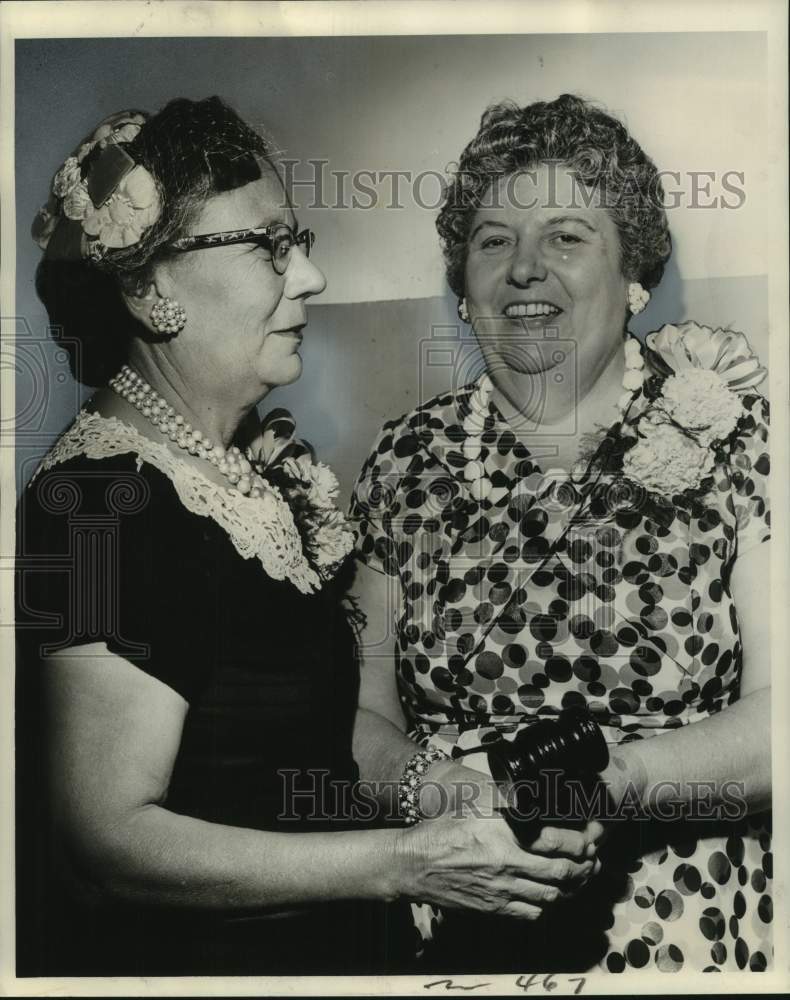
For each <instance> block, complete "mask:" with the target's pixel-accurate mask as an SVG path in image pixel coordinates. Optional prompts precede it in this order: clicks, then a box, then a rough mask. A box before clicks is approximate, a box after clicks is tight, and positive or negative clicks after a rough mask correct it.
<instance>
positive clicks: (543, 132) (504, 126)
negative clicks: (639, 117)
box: [436, 94, 672, 298]
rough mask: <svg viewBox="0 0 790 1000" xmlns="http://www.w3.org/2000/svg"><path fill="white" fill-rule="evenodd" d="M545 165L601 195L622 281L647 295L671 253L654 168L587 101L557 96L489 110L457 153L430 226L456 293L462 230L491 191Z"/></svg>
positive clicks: (463, 252) (460, 290) (464, 244)
mask: <svg viewBox="0 0 790 1000" xmlns="http://www.w3.org/2000/svg"><path fill="white" fill-rule="evenodd" d="M546 162H552V163H559V164H564V165H565V166H567V167H568V168H569V169H570V170H571V171H573V173H574V174H575V176H576V177H577V178H578V180H579V181H581V182H582V183H583V184H585V185H587V186H589V187H591V188H595V189H597V190H599V191H600V192H601V195H602V198H603V201H602V203H603V204H604V205H605V206H606V208H607V210H608V211H609V213H610V215H611V217H612V220H613V221H614V223H615V225H616V226H617V230H618V233H619V236H620V252H621V267H622V271H623V274H624V275H626V276H627V277H628V278H630V279H631V280H632V281H640V282H641V283H642V284H643V285H644V286H645V288H654V287H655V286H656V285H657V284H658V283H659V281H660V280H661V276H662V274H663V273H664V265H665V264H666V262H667V260H668V259H669V255H670V253H671V251H672V243H671V239H670V235H669V227H668V225H667V217H666V212H665V211H664V207H663V187H662V184H661V178H660V176H659V174H658V171H657V170H656V167H655V164H654V163H653V161H652V160H651V159H650V157H648V156H647V155H646V154H645V153H644V152H643V150H642V148H641V147H640V146H639V144H638V143H637V142H636V141H635V140H634V139H632V138H631V136H630V135H629V134H628V131H627V130H626V128H625V126H624V125H623V124H622V122H620V121H618V120H617V119H616V118H613V117H612V116H611V115H608V114H606V113H605V112H604V111H601V110H600V109H599V108H597V107H595V106H594V105H593V104H592V103H591V102H589V101H586V100H583V99H582V98H580V97H577V96H575V95H573V94H562V95H561V96H560V97H558V98H557V99H556V100H554V101H548V102H546V101H540V102H537V103H535V104H530V105H528V106H527V107H524V108H521V107H519V106H518V105H516V104H515V103H513V102H512V101H506V102H503V103H501V104H495V105H493V106H491V107H489V108H488V109H487V110H486V111H485V112H484V114H483V117H482V118H481V121H480V128H479V130H478V133H477V135H476V136H475V137H474V139H472V141H471V142H470V143H469V144H468V145H467V146H466V148H465V149H464V151H463V153H462V154H461V159H460V162H459V164H458V169H457V170H456V171H455V172H454V175H453V179H452V181H451V183H450V184H449V185H448V187H447V190H446V192H445V197H444V201H443V204H442V208H441V210H440V212H439V216H438V218H437V220H436V228H437V230H438V231H439V236H440V238H441V242H442V251H443V254H444V260H445V268H446V273H447V281H448V284H449V285H450V288H452V290H453V291H454V292H455V294H456V295H458V296H459V298H460V297H462V296H463V294H464V269H465V266H466V257H467V249H468V236H469V231H470V228H471V225H472V219H473V217H474V214H475V211H476V210H477V208H478V207H479V206H480V204H481V202H482V200H483V197H484V195H485V194H486V192H487V191H488V190H489V188H490V186H491V184H492V183H493V182H494V181H496V180H497V179H498V178H500V177H507V176H509V175H511V174H514V173H517V172H519V171H522V170H529V169H532V168H534V167H536V166H538V165H539V164H541V163H546Z"/></svg>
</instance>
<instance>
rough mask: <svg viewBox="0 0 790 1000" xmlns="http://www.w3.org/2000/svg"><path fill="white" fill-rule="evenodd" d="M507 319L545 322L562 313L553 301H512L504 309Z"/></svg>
mask: <svg viewBox="0 0 790 1000" xmlns="http://www.w3.org/2000/svg"><path fill="white" fill-rule="evenodd" d="M502 313H503V315H504V316H506V317H507V319H528V320H537V321H538V322H539V323H545V322H546V320H549V319H554V318H556V317H557V316H559V315H560V314H561V313H562V309H560V307H559V306H555V305H554V303H553V302H511V303H509V304H508V305H506V306H505V308H504V309H503V310H502Z"/></svg>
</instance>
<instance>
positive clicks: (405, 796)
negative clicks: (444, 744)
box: [398, 747, 450, 825]
mask: <svg viewBox="0 0 790 1000" xmlns="http://www.w3.org/2000/svg"><path fill="white" fill-rule="evenodd" d="M449 756H450V755H449V754H446V753H445V752H444V750H437V749H436V748H435V747H431V748H430V749H428V750H419V751H418V752H417V753H416V754H414V756H413V757H411V758H410V759H409V761H408V762H407V764H406V766H405V767H404V769H403V774H402V775H401V777H400V781H399V782H398V809H399V811H400V814H401V816H402V817H403V819H404V821H405V822H406V823H407V824H408V825H412V824H414V823H419V821H420V820H421V819H422V816H421V815H420V810H419V807H418V805H417V803H418V801H419V797H420V786H421V785H422V782H423V778H424V777H425V775H426V773H427V772H428V768H429V767H430V766H431V764H435V763H436V761H438V760H448V759H449Z"/></svg>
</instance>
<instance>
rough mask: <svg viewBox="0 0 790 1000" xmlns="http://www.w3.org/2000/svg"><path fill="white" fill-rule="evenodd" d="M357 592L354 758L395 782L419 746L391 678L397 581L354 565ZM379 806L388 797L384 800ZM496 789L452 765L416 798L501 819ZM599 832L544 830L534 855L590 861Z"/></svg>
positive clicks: (451, 811) (445, 764) (434, 809)
mask: <svg viewBox="0 0 790 1000" xmlns="http://www.w3.org/2000/svg"><path fill="white" fill-rule="evenodd" d="M355 592H356V597H357V601H358V604H359V607H360V609H361V610H362V611H363V612H364V613H365V617H366V625H365V628H364V629H363V632H362V636H361V641H360V656H361V660H362V662H361V683H360V694H359V709H358V711H357V716H356V723H355V727H354V757H355V759H356V761H357V764H358V765H359V768H360V774H361V777H362V778H363V779H367V780H369V781H378V782H390V783H394V782H397V781H398V779H399V778H400V776H401V774H402V773H403V769H404V767H405V766H406V764H407V762H408V761H409V759H410V758H411V757H412V756H413V755H414V753H415V751H416V749H417V747H416V745H415V744H414V742H413V741H412V740H410V739H409V738H408V737H407V736H406V735H405V731H404V730H405V728H406V722H405V719H404V715H403V710H402V708H401V703H400V698H399V697H398V689H397V681H396V677H395V661H394V646H395V640H394V636H393V624H392V623H393V621H394V619H395V613H396V609H397V604H396V603H395V602H396V601H397V600H398V598H399V593H398V584H397V581H393V580H392V579H391V578H390V577H387V576H385V575H384V574H383V573H378V572H376V571H375V570H372V569H370V568H369V567H367V566H365V565H364V563H360V564H359V568H358V572H357V577H356V581H355ZM381 801H382V803H386V801H387V797H386V796H382V798H381ZM505 804H506V803H505V799H504V798H503V797H502V796H501V795H500V794H499V791H498V789H497V786H496V784H495V783H494V782H493V781H491V780H490V779H488V778H487V777H486V775H484V774H482V773H481V772H480V771H476V770H474V769H472V768H469V767H464V766H463V765H462V764H459V763H456V762H454V761H451V760H446V761H439V762H438V763H436V764H434V765H433V766H432V767H431V769H430V771H429V772H428V774H427V776H426V779H425V781H424V783H423V788H422V793H421V796H420V808H421V810H422V811H423V813H424V814H425V815H427V816H437V815H438V814H440V813H441V812H444V813H446V814H448V815H450V816H459V815H462V814H467V815H468V814H473V815H476V816H482V817H487V818H489V819H494V820H495V821H496V822H504V821H503V820H501V818H499V817H498V816H496V815H495V810H499V809H501V808H502V807H503V806H505ZM600 834H601V827H600V825H599V824H598V823H596V822H593V823H590V824H588V826H587V827H586V828H585V829H584V830H571V829H555V828H548V827H547V828H545V829H544V830H543V831H542V833H541V834H540V836H539V837H538V838H537V839H536V840H535V841H534V842H533V843H532V844H531V845H530V850H531V851H534V852H536V853H546V854H551V855H558V856H559V855H567V856H568V857H574V858H577V859H578V858H584V857H591V856H592V854H593V850H592V848H591V844H593V842H594V841H595V840H597V839H598V837H599V836H600Z"/></svg>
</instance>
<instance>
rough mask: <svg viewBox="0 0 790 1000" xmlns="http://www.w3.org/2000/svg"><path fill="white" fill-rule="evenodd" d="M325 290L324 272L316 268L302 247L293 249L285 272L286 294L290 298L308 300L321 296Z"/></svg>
mask: <svg viewBox="0 0 790 1000" xmlns="http://www.w3.org/2000/svg"><path fill="white" fill-rule="evenodd" d="M325 288H326V278H325V277H324V272H323V271H322V270H321V269H320V268H319V267H316V265H315V264H314V263H313V262H312V261H311V260H310V258H309V257H308V256H307V254H306V253H305V252H304V250H303V249H302V248H301V247H299V246H295V247H293V248H292V250H291V255H290V257H289V260H288V267H287V269H286V271H285V294H286V295H287V296H288V298H289V299H306V298H308V297H309V296H310V295H318V294H320V293H321V292H323V290H324V289H325Z"/></svg>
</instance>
